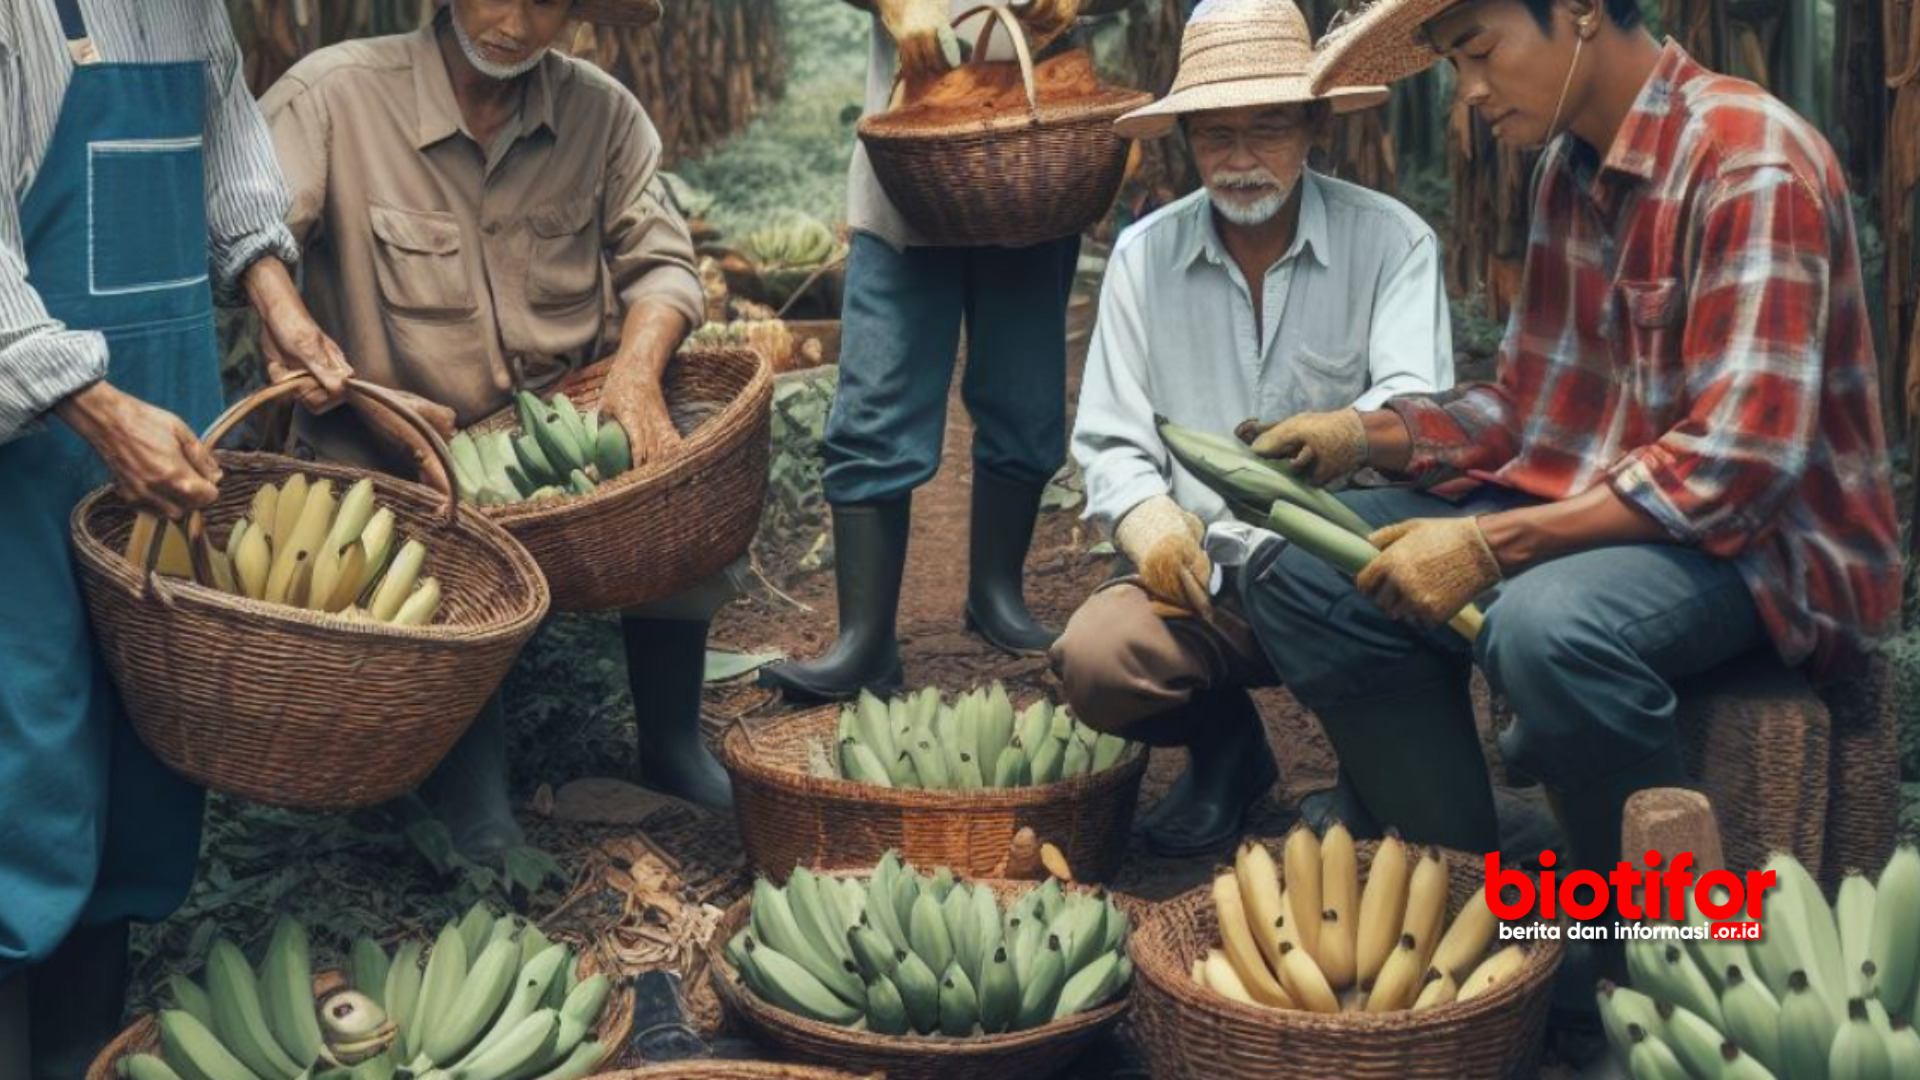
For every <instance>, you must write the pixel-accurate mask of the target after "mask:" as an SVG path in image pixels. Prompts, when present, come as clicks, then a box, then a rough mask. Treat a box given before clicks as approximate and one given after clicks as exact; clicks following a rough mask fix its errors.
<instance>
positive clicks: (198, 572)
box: [144, 372, 460, 603]
mask: <svg viewBox="0 0 1920 1080" xmlns="http://www.w3.org/2000/svg"><path fill="white" fill-rule="evenodd" d="M318 384H319V380H318V379H315V378H314V377H313V376H312V375H309V374H306V373H305V372H302V373H301V374H298V375H295V376H293V377H292V378H290V379H286V380H284V381H282V382H277V383H271V384H269V385H267V386H263V387H261V388H260V389H258V390H255V391H254V392H253V393H251V394H248V395H247V396H246V397H244V398H241V399H240V400H239V401H236V402H234V403H233V404H232V405H231V406H229V407H228V409H227V411H226V412H224V413H221V414H220V418H219V419H217V420H215V421H214V422H213V423H212V425H210V426H209V427H208V428H207V430H206V432H205V434H203V435H201V437H200V441H202V442H204V443H206V444H207V447H208V448H209V449H211V448H213V447H215V446H218V445H219V444H220V440H222V439H224V438H226V437H227V436H228V435H229V434H230V433H231V432H232V431H233V429H234V428H236V427H238V426H239V425H240V422H241V421H242V420H245V419H246V418H247V417H248V416H249V415H251V414H252V413H253V412H254V411H255V410H256V409H259V408H262V407H264V406H266V405H270V404H272V403H273V402H276V401H279V400H280V399H282V398H286V397H292V396H293V395H295V394H300V393H304V392H305V391H307V390H309V389H312V388H313V387H314V386H316V385H318ZM347 393H349V394H352V395H354V396H356V397H359V398H360V399H362V400H364V401H368V402H371V403H372V404H374V405H376V406H379V407H380V408H383V409H385V410H387V411H388V412H390V413H393V414H394V415H395V416H398V417H399V418H400V420H401V422H402V423H404V424H405V425H406V426H407V427H408V428H409V429H411V431H412V433H413V434H414V435H415V436H416V437H417V438H418V439H419V440H420V442H421V444H422V445H424V446H425V447H426V448H427V449H428V450H429V451H431V452H432V456H431V457H430V458H429V459H428V463H429V464H430V465H431V466H432V467H431V468H427V469H423V470H422V472H423V474H424V475H423V476H422V477H421V479H422V480H423V481H424V482H425V483H426V485H427V486H428V487H430V488H433V489H434V490H436V491H438V492H439V493H440V494H441V495H443V496H445V498H446V509H445V511H444V512H443V513H442V520H441V524H442V525H443V526H446V525H451V524H453V522H454V520H455V519H456V518H457V517H458V516H459V513H460V501H459V499H458V498H456V497H455V495H454V492H453V484H452V482H451V481H450V480H449V479H448V478H449V477H451V476H452V475H453V459H452V458H451V457H450V456H449V453H448V450H447V444H446V443H445V442H444V441H442V440H441V438H440V434H439V432H436V431H434V430H433V427H432V426H431V425H429V424H428V423H427V422H426V421H425V420H423V419H421V418H420V416H419V415H418V414H417V413H415V412H414V411H413V410H412V409H409V408H407V407H406V406H405V405H402V404H401V403H400V400H399V399H398V398H396V397H394V396H393V395H392V394H390V393H388V392H387V390H386V389H385V388H384V387H380V386H375V385H374V384H372V383H370V382H363V381H362V380H359V379H348V380H347ZM184 528H185V530H186V534H187V552H188V554H189V555H191V556H192V558H193V573H194V577H195V578H196V579H198V581H199V583H200V584H202V585H206V586H208V587H212V585H213V568H212V567H211V566H210V565H208V562H209V560H208V557H207V555H206V552H207V550H208V547H209V542H208V540H207V521H206V514H205V513H204V512H203V511H201V510H197V509H196V510H194V511H193V512H192V513H191V514H188V515H187V520H186V524H185V526H184ZM160 547H161V545H160V543H159V541H158V540H157V539H156V540H155V542H154V543H152V544H150V545H148V547H147V565H146V567H145V571H146V573H145V580H144V585H145V591H146V595H147V596H148V597H149V598H157V599H160V600H161V601H163V602H167V603H171V602H172V597H171V595H170V594H169V592H167V590H168V589H170V588H171V586H168V585H166V584H164V583H163V582H161V580H160V575H159V574H158V573H155V570H156V569H157V568H158V566H159V564H160Z"/></svg>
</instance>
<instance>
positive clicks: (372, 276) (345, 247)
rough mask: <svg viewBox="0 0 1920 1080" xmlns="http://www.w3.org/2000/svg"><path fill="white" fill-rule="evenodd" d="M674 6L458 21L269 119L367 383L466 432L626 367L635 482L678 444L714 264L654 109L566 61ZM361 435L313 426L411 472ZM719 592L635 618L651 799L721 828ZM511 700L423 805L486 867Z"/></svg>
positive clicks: (390, 49)
mask: <svg viewBox="0 0 1920 1080" xmlns="http://www.w3.org/2000/svg"><path fill="white" fill-rule="evenodd" d="M659 14H660V7H659V3H658V0H451V2H450V3H448V4H447V5H446V6H445V7H443V8H442V10H440V11H439V12H438V13H437V14H436V15H435V17H434V18H433V19H432V20H431V21H430V22H429V23H428V24H427V25H426V26H424V27H422V28H421V29H420V30H419V31H417V32H415V33H412V34H404V35H398V36H393V37H384V38H375V39H370V40H363V41H352V42H346V43H343V44H340V45H336V46H333V47H331V48H327V49H323V50H321V51H319V52H317V53H315V54H313V55H312V56H309V57H308V58H306V59H305V60H303V61H301V62H300V63H299V64H298V65H296V66H295V67H294V68H293V69H292V70H291V71H289V72H288V73H287V75H286V77H285V78H283V79H282V80H281V81H280V82H279V83H278V84H276V85H275V86H274V87H273V89H272V90H271V91H270V92H269V93H268V94H267V96H266V98H265V100H264V102H263V106H264V109H265V112H266V115H267V120H268V123H269V125H270V126H271V128H272V130H273V136H274V142H275V147H276V149H277V151H278V153H279V157H280V161H281V164H282V166H283V168H284V169H285V171H286V174H287V183H288V186H289V188H290V189H291V191H292V196H293V208H292V210H291V211H290V213H289V215H288V224H289V225H290V226H291V227H292V229H293V232H294V235H295V236H296V237H297V238H298V239H299V240H300V242H301V245H302V247H303V248H304V266H305V269H306V282H305V289H306V294H307V298H308V301H309V303H310V305H311V307H312V309H313V312H314V315H315V317H316V318H317V319H318V320H319V321H320V323H321V325H322V326H324V327H326V328H327V330H328V331H330V332H331V333H332V334H333V336H334V337H335V338H336V339H337V340H338V341H339V342H340V343H341V344H342V346H344V347H345V349H346V351H347V354H348V355H349V356H350V357H352V359H353V361H354V366H355V369H356V370H357V372H358V373H359V375H360V377H361V378H365V379H369V380H371V381H374V382H377V383H379V384H381V385H384V386H388V387H394V388H398V389H401V390H405V391H410V392H412V393H414V394H416V395H419V396H420V397H423V398H426V399H428V400H429V401H432V402H435V403H438V404H439V405H441V406H445V407H446V408H448V409H451V410H452V412H453V413H455V414H456V415H457V418H458V421H459V422H460V423H462V424H465V423H469V422H472V421H474V420H477V419H479V418H480V417H482V416H486V415H488V414H489V413H492V412H494V411H496V410H498V409H500V408H501V407H503V406H505V405H506V404H507V403H508V402H509V401H510V400H511V395H512V394H513V392H514V391H515V390H516V389H519V388H522V387H525V388H530V389H541V388H545V387H549V386H553V385H554V384H556V383H558V382H560V381H561V380H562V379H564V378H565V377H566V376H567V375H569V374H570V373H571V372H573V371H576V370H578V369H579V368H580V367H582V366H583V365H585V364H589V363H593V362H596V361H598V360H600V359H601V358H602V357H605V356H607V355H608V353H609V352H611V354H612V358H611V365H612V367H611V373H610V375H609V378H608V380H607V383H606V389H605V393H604V395H603V397H602V401H601V405H602V409H603V411H604V412H605V413H606V415H607V416H608V417H610V418H611V419H613V420H614V421H616V422H617V423H619V424H620V426H621V427H622V428H624V429H625V430H626V432H627V434H628V436H629V437H630V439H631V442H632V445H633V449H634V459H635V463H636V464H640V463H643V462H646V461H648V460H655V459H658V458H659V457H661V456H662V455H666V454H670V453H672V452H673V451H674V448H675V446H676V444H677V443H678V442H679V435H678V434H677V433H676V431H675V429H674V427H673V424H672V422H671V420H670V419H669V417H668V414H667V406H666V398H665V395H664V392H663V390H662V385H661V380H662V377H663V375H664V373H665V372H666V369H667V365H668V361H669V360H670V359H671V358H672V356H673V354H674V352H675V350H676V349H677V348H678V347H679V345H680V343H681V341H682V340H683V339H684V338H685V337H686V335H687V333H688V332H689V331H690V330H691V329H692V328H693V327H694V326H695V325H697V324H698V323H699V321H700V319H701V317H702V306H703V305H702V299H701V292H700V284H699V279H698V278H697V276H696V275H695V273H694V270H693V259H694V254H693V245H692V241H691V238H690V236H689V234H688V231H687V226H686V223H685V221H684V220H682V219H681V217H680V216H679V215H678V214H677V213H676V212H675V211H673V210H672V209H670V208H669V207H667V206H666V205H664V204H663V203H662V202H661V201H660V199H659V197H658V192H657V188H656V186H655V183H654V180H655V173H656V170H657V168H658V166H659V164H660V155H661V145H660V138H659V136H658V134H657V133H656V132H655V130H654V127H653V124H652V122H651V121H649V119H648V118H647V114H646V113H645V111H644V110H643V109H642V108H641V105H640V103H639V102H638V101H637V100H635V99H634V96H633V94H632V93H631V92H630V91H628V90H627V89H626V88H625V87H623V86H621V85H620V84H618V83H616V82H615V81H614V80H612V79H611V78H609V77H608V76H607V75H605V74H604V73H603V72H601V71H600V70H599V69H598V68H595V67H594V66H593V65H591V64H588V63H586V62H584V61H580V60H575V59H573V58H571V57H568V56H564V55H561V54H560V53H558V52H555V51H553V50H552V48H551V46H552V45H553V43H554V41H555V40H556V39H557V38H558V37H559V35H560V34H561V32H562V31H563V30H564V29H565V28H566V27H567V25H568V22H569V20H570V19H582V20H589V21H593V22H598V23H601V24H613V25H619V24H625V25H643V24H646V23H651V22H652V21H653V20H654V19H656V18H657V17H658V16H659ZM347 419H348V418H344V417H342V418H336V417H333V416H320V415H308V416H302V417H301V434H302V436H303V437H304V439H305V440H306V441H307V442H308V443H310V444H311V445H312V446H313V447H314V448H315V450H316V451H318V452H319V453H320V454H321V455H323V456H326V457H331V458H339V459H348V460H356V461H361V462H363V463H366V464H371V465H377V466H393V467H396V468H399V469H402V470H404V469H405V468H407V467H408V466H407V463H405V462H403V461H401V462H396V461H393V460H391V458H390V456H389V455H387V454H386V453H385V452H384V451H385V448H384V447H382V446H380V445H378V444H377V443H376V442H373V441H370V440H368V439H366V437H365V431H364V429H363V428H361V427H358V426H355V425H353V424H351V423H349V422H347ZM726 598H727V592H726V590H725V589H724V587H722V584H721V583H719V582H715V583H712V584H710V585H708V586H704V587H701V588H698V589H696V590H693V591H692V592H691V593H689V594H687V595H685V596H682V597H678V598H675V599H673V600H669V601H666V602H664V603H663V604H661V605H656V606H653V607H650V608H648V609H647V610H645V611H635V612H628V613H626V614H625V616H624V618H623V619H622V631H623V634H624V637H625V640H626V651H627V661H628V677H629V680H630V682H631V684H632V686H633V687H634V688H635V693H634V698H635V701H636V702H642V703H644V704H643V705H642V706H641V709H640V715H639V716H638V717H637V723H638V730H639V743H640V745H639V751H640V753H639V756H640V768H639V775H638V776H637V777H636V779H637V780H638V782H639V783H640V784H641V785H643V786H646V787H650V788H654V789H656V790H660V791H665V792H667V793H669V794H673V795H676V796H680V797H682V798H685V799H687V800H689V801H691V802H694V803H697V804H700V805H703V806H708V807H712V808H724V807H728V806H730V805H731V800H732V789H731V785H730V784H729V782H728V780H727V776H726V773H725V771H724V770H723V769H721V768H720V765H719V763H718V762H717V761H715V760H714V759H713V756H712V755H711V753H710V752H709V751H708V749H707V747H706V746H705V744H704V743H703V742H702V740H701V737H700V726H699V706H700V684H701V660H702V658H703V656H704V654H705V647H706V632H707V626H708V623H709V621H710V620H711V617H712V614H713V611H714V610H715V609H716V608H717V606H718V605H719V603H720V602H722V601H724V600H725V599H726ZM504 726H505V722H504V717H503V715H502V709H501V707H500V702H499V699H498V698H497V697H496V698H495V699H494V700H493V701H492V702H490V703H489V705H488V706H487V708H486V710H485V711H484V712H483V713H482V714H481V716H480V718H479V719H478V720H477V721H476V722H475V724H474V726H473V727H472V728H471V729H470V730H469V732H468V733H467V735H466V737H465V738H463V739H462V740H461V742H460V743H459V745H458V746H456V747H455V749H454V751H453V753H452V755H451V756H450V757H449V758H448V759H447V761H446V762H444V763H443V764H442V765H441V766H440V768H439V770H438V771H437V772H435V774H434V775H433V777H432V778H431V779H430V780H429V781H428V783H427V785H426V786H425V787H424V788H423V790H422V792H421V794H422V795H423V796H424V797H425V799H426V801H427V803H428V804H429V806H430V808H431V809H432V810H433V812H434V813H435V814H436V816H438V817H439V818H440V819H441V820H442V821H443V822H444V823H445V824H446V825H447V826H448V829H449V831H450V832H451V833H452V835H453V839H454V843H455V845H456V846H457V847H458V848H459V849H460V850H461V851H463V852H464V853H466V854H468V855H469V856H470V857H478V856H486V855H493V854H497V853H499V852H501V851H503V850H505V849H506V848H509V847H512V846H515V845H517V844H519V843H520V842H521V835H522V834H521V831H520V828H519V825H518V824H517V823H516V822H515V820H514V818H513V814H512V807H511V802H510V800H509V798H508V787H507V761H506V744H505V732H504V730H503V729H504Z"/></svg>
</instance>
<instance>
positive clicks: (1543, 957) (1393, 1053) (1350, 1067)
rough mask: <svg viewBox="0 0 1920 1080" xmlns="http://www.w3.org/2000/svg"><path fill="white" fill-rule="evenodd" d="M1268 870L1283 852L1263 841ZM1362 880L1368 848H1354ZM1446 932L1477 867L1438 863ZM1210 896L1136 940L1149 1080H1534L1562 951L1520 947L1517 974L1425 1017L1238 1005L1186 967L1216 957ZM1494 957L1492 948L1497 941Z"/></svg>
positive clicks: (1457, 859)
mask: <svg viewBox="0 0 1920 1080" xmlns="http://www.w3.org/2000/svg"><path fill="white" fill-rule="evenodd" d="M1267 843H1268V846H1269V847H1270V848H1272V849H1273V852H1274V856H1275V861H1276V862H1280V863H1282V864H1284V860H1283V859H1282V858H1281V848H1282V847H1283V842H1282V841H1268V842H1267ZM1358 847H1359V851H1360V867H1361V871H1362V873H1363V874H1364V873H1365V871H1366V869H1367V867H1369V866H1370V865H1371V864H1372V862H1373V852H1374V849H1375V847H1376V845H1374V844H1373V843H1371V842H1365V843H1361V844H1360V845H1358ZM1446 855H1447V863H1448V870H1449V871H1450V873H1451V876H1452V888H1451V890H1450V892H1449V895H1448V897H1447V918H1448V922H1449V925H1451V921H1452V919H1453V916H1454V915H1456V914H1458V912H1459V911H1460V908H1461V906H1462V905H1463V904H1464V903H1465V902H1466V900H1467V898H1468V897H1469V896H1470V895H1472V893H1473V891H1474V890H1476V889H1479V888H1481V887H1483V885H1484V882H1485V868H1484V865H1483V863H1482V859H1483V857H1482V856H1476V855H1468V854H1465V853H1462V852H1454V851H1449V852H1447V853H1446ZM1218 942H1219V923H1218V921H1217V920H1216V919H1215V917H1214V908H1213V899H1212V895H1211V891H1210V889H1209V888H1208V887H1206V886H1201V887H1199V888H1196V889H1194V890H1193V891H1191V892H1187V893H1183V894H1182V895H1180V896H1178V897H1176V898H1175V899H1173V900H1169V901H1168V902H1166V903H1164V904H1160V905H1158V906H1156V907H1155V908H1154V909H1153V911H1152V912H1151V914H1149V915H1148V916H1147V917H1146V918H1145V919H1143V920H1141V921H1140V923H1139V924H1138V925H1136V926H1135V928H1134V931H1133V944H1132V955H1133V961H1134V971H1135V978H1136V979H1138V981H1139V985H1138V986H1137V988H1136V989H1135V993H1134V1016H1133V1031H1134V1036H1135V1038H1136V1040H1137V1041H1138V1042H1139V1044H1140V1047H1141V1049H1142V1050H1143V1051H1144V1052H1145V1054H1146V1057H1147V1061H1148V1063H1149V1065H1150V1067H1151V1068H1152V1071H1153V1075H1154V1077H1155V1078H1156V1080H1219V1078H1220V1077H1228V1076H1230V1077H1234V1078H1235V1080H1326V1078H1327V1077H1340V1078H1342V1080H1509V1078H1513V1080H1519V1078H1525V1080H1533V1077H1534V1076H1535V1074H1536V1073H1537V1071H1538V1069H1539V1064H1540V1051H1541V1046H1542V1040H1543V1038H1544V1037H1545V1034H1546V1023H1547V1005H1548V1002H1549V999H1550V997H1551V994H1552V987H1551V983H1552V979H1553V973H1554V970H1555V969H1556V968H1557V967H1558V966H1559V963H1560V954H1561V943H1560V942H1559V941H1535V942H1529V943H1527V944H1528V947H1529V950H1530V952H1531V955H1530V956H1529V957H1528V959H1527V961H1526V965H1525V967H1524V968H1523V969H1522V970H1521V972H1520V974H1519V975H1518V976H1517V977H1516V978H1514V979H1512V980H1509V981H1508V982H1505V983H1502V984H1499V985H1497V986H1495V987H1494V988H1493V989H1492V990H1490V991H1488V992H1487V993H1485V994H1483V995H1481V996H1480V997H1477V998H1475V999H1473V1000H1472V1001H1468V1002H1464V1003H1456V1004H1452V1005H1446V1006H1442V1007H1440V1008H1436V1009H1432V1010H1428V1011H1425V1012H1419V1013H1415V1012H1393V1013H1339V1014H1332V1015H1328V1014H1317V1013H1309V1012H1298V1011H1292V1010H1279V1009H1265V1008H1258V1007H1255V1006H1251V1005H1241V1004H1238V1003H1235V1002H1231V1001H1228V1000H1227V999H1225V998H1223V997H1221V996H1219V995H1218V994H1215V993H1214V992H1212V991H1211V990H1207V989H1205V988H1203V987H1201V986H1198V985H1196V984H1195V983H1194V981H1193V975H1192V968H1193V962H1194V961H1195V960H1198V959H1200V958H1202V957H1204V956H1205V955H1206V953H1207V950H1208V949H1210V948H1218V947H1219V946H1218ZM1494 944H1495V946H1496V947H1498V946H1499V944H1500V943H1499V942H1498V941H1496V942H1495V943H1494Z"/></svg>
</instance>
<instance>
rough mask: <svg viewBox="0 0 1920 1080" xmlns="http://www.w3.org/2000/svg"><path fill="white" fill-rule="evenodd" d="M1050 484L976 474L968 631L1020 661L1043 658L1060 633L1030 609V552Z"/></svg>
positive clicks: (984, 471) (970, 529)
mask: <svg viewBox="0 0 1920 1080" xmlns="http://www.w3.org/2000/svg"><path fill="white" fill-rule="evenodd" d="M1046 490H1047V482H1046V481H1045V480H1042V481H1040V482H1039V483H1032V482H1029V481H1025V480H1014V479H1012V478H1010V477H1006V476H1001V475H1000V474H998V473H995V472H992V471H990V470H987V469H982V468H975V469H974V470H973V511H972V518H971V522H970V524H969V526H968V534H969V539H968V548H967V629H969V630H972V631H973V632H974V633H976V634H979V635H980V636H981V637H983V638H986V639H987V640H988V641H989V642H992V643H993V644H994V645H995V646H998V647H999V648H1002V649H1005V650H1006V651H1008V652H1010V653H1014V654H1016V655H1019V656H1038V655H1040V654H1043V653H1045V652H1046V651H1047V649H1048V648H1050V647H1051V646H1052V645H1053V640H1054V639H1055V638H1057V637H1059V636H1060V631H1058V630H1054V629H1050V628H1048V627H1045V626H1041V625H1040V624H1039V623H1038V622H1037V621H1035V619H1034V617H1033V613H1032V612H1030V611H1028V610H1027V599H1026V593H1025V591H1024V589H1023V587H1022V583H1023V582H1024V581H1025V579H1026V567H1027V549H1028V548H1029V547H1030V546H1032V544H1033V525H1034V522H1035V521H1036V520H1038V519H1039V516H1040V496H1041V495H1042V494H1044V493H1045V492H1046Z"/></svg>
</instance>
